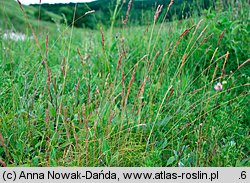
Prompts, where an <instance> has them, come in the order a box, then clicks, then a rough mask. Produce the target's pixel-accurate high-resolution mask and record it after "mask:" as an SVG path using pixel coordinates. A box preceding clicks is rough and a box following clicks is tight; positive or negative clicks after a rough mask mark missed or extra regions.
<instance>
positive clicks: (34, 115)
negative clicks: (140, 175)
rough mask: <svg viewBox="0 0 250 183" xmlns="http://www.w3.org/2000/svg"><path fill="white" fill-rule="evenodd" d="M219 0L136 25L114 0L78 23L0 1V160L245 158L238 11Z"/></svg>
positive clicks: (211, 162) (245, 11)
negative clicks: (197, 9) (19, 36)
mask: <svg viewBox="0 0 250 183" xmlns="http://www.w3.org/2000/svg"><path fill="white" fill-rule="evenodd" d="M100 2H101V1H100ZM117 2H119V0H118V1H117ZM177 2H178V1H177ZM223 2H224V1H217V3H216V4H215V5H216V8H215V9H214V6H212V5H211V8H208V9H207V10H202V9H201V11H200V13H197V12H195V10H192V11H191V13H190V15H188V16H187V17H189V18H187V17H186V18H183V19H180V20H178V18H173V21H171V22H169V21H166V20H167V19H168V20H169V15H170V14H171V12H173V11H174V10H173V9H174V8H175V7H176V6H177V4H175V3H174V4H171V3H170V4H168V3H169V2H168V3H167V4H166V5H164V6H163V8H162V9H161V11H160V8H158V11H155V10H156V8H157V7H158V6H155V5H152V6H150V5H149V6H148V8H145V11H148V14H149V16H148V17H147V18H145V19H143V18H142V17H140V19H141V18H142V20H143V22H144V23H142V25H140V23H138V20H139V19H138V18H137V16H141V15H138V14H137V10H136V9H134V8H135V7H136V6H135V4H132V9H130V11H127V9H128V5H127V4H126V5H123V4H118V6H116V7H117V8H116V7H113V6H110V7H109V8H108V11H110V14H109V16H110V17H116V18H110V17H108V16H104V18H106V19H107V20H108V21H109V23H107V22H106V21H104V23H103V22H102V21H101V20H99V19H97V18H96V19H97V20H93V22H95V21H97V22H98V23H97V22H95V23H94V24H95V25H96V27H95V28H98V29H97V30H95V29H93V30H90V29H82V28H76V27H74V26H73V25H71V24H70V22H67V21H69V20H70V19H67V18H66V22H67V24H66V25H65V24H60V23H59V21H54V22H55V23H52V22H47V20H46V21H42V20H39V19H37V18H34V16H33V15H34V14H36V12H37V11H39V12H40V13H38V14H36V16H40V19H43V14H42V13H51V12H50V11H48V9H47V8H44V9H43V10H42V9H40V8H39V7H38V9H36V8H35V7H26V6H22V5H21V6H19V5H18V3H16V2H15V1H9V0H3V1H1V4H0V5H1V10H2V11H0V12H1V13H0V18H1V24H0V25H1V32H0V46H1V49H0V53H1V54H0V80H1V82H0V88H1V90H0V104H1V105H0V165H2V166H250V160H249V155H250V149H249V147H250V139H249V126H250V116H249V114H250V106H249V103H250V98H249V86H250V84H249V80H250V71H249V62H250V59H249V58H250V52H249V51H250V50H249V49H250V48H249V42H250V36H249V32H250V27H249V19H250V18H249V16H250V14H249V10H250V8H249V4H248V2H247V1H245V0H237V1H234V0H232V1H229V0H228V1H227V2H228V4H227V6H223ZM126 3H128V2H126ZM134 3H135V2H134ZM157 5H158V4H157ZM10 7H12V8H13V9H12V10H15V11H10ZM103 7H105V6H102V8H103ZM121 7H122V10H121V11H119V9H120V8H121ZM50 8H52V7H50ZM62 8H66V9H68V10H70V11H71V8H72V7H71V6H69V7H62ZM112 8H114V9H112ZM150 8H152V10H151V11H149V9H150ZM46 9H47V10H46ZM59 9H61V8H59ZM66 9H65V11H66ZM89 10H92V8H89ZM89 10H88V11H89ZM125 10H126V11H127V12H124V11H125ZM170 10H171V11H170ZM42 11H44V12H42ZM84 11H85V10H84ZM73 12H75V11H73ZM98 13H100V12H97V11H96V12H95V13H94V12H90V13H89V14H86V15H85V16H84V17H82V18H80V19H79V20H77V21H75V22H74V25H76V24H77V23H78V21H79V22H81V21H83V22H84V21H85V20H84V19H86V18H87V17H97V16H98V15H97V14H98ZM75 14H76V15H77V11H76V12H75ZM80 14H82V13H80ZM80 14H79V15H77V16H80ZM84 14H85V13H84ZM126 14H128V15H129V16H128V20H127V24H125V23H124V22H123V21H122V19H121V17H122V16H123V17H124V18H125V17H126ZM158 14H159V17H157V15H158ZM51 15H53V16H54V19H56V18H58V15H55V14H53V13H51ZM64 15H65V16H67V15H66V14H65V13H64ZM184 15H185V14H184ZM77 16H75V19H76V17H77ZM175 16H177V17H178V15H175ZM73 17H74V16H73ZM100 17H102V16H100ZM119 17H120V18H119ZM150 17H151V18H150ZM164 17H166V19H164ZM71 18H72V17H71ZM72 20H73V19H72ZM125 20H126V18H125ZM93 22H92V21H90V20H89V23H93ZM133 22H137V23H133ZM103 24H104V25H103ZM144 24H145V25H144ZM108 25H109V26H108ZM81 26H83V24H82V23H81V25H80V26H79V27H81ZM84 26H86V25H85V24H84ZM116 26H117V27H116ZM10 30H11V31H13V32H17V30H18V32H22V33H23V34H25V35H26V37H27V38H26V39H25V40H12V39H10V37H9V38H8V36H6V32H8V31H10Z"/></svg>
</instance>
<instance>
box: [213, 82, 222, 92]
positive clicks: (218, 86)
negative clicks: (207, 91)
mask: <svg viewBox="0 0 250 183" xmlns="http://www.w3.org/2000/svg"><path fill="white" fill-rule="evenodd" d="M214 89H215V90H216V91H220V90H222V84H221V83H217V84H216V85H214Z"/></svg>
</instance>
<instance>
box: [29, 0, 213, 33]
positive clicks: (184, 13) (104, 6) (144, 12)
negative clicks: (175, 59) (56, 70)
mask: <svg viewBox="0 0 250 183" xmlns="http://www.w3.org/2000/svg"><path fill="white" fill-rule="evenodd" d="M128 4H129V0H127V1H122V0H119V1H110V0H98V1H93V2H90V3H78V4H77V6H76V7H75V5H76V4H74V3H70V4H67V5H65V4H55V5H51V4H42V5H39V4H34V5H33V6H35V7H40V6H41V10H42V11H41V10H37V11H36V13H35V17H38V15H39V13H40V14H41V19H42V20H45V21H53V19H52V18H50V16H49V14H48V13H47V12H46V11H44V10H47V11H49V12H53V13H55V14H57V15H60V16H62V15H63V17H64V18H62V19H61V22H62V23H64V22H65V20H66V22H67V24H69V25H70V24H72V23H73V17H74V14H75V13H76V14H75V18H76V19H78V18H79V17H82V16H83V15H84V14H85V13H86V12H88V11H90V10H95V11H96V13H94V14H91V15H90V16H86V17H84V18H80V19H79V20H78V21H77V22H76V23H75V24H74V25H75V26H76V27H87V28H91V29H96V28H98V27H99V26H100V25H102V26H104V25H105V26H106V27H108V26H109V25H110V23H111V22H112V21H113V20H112V18H114V17H113V16H112V13H113V10H114V9H115V8H116V6H119V9H118V13H117V16H115V19H116V20H117V21H115V22H116V26H121V22H122V18H125V17H126V11H127V7H128ZM159 4H162V5H165V6H167V5H168V4H169V1H166V0H158V1H155V0H134V1H133V4H132V6H131V13H130V16H131V17H133V19H131V20H129V21H130V23H131V24H134V25H147V24H149V23H150V22H151V20H152V18H153V16H154V15H153V14H152V12H153V11H154V10H155V9H156V7H157V5H159ZM211 4H212V3H211V2H210V1H209V0H201V1H195V0H176V1H175V3H174V5H173V6H172V8H171V10H170V11H169V13H168V17H167V19H166V20H168V21H169V20H173V19H183V18H188V17H190V16H192V15H193V14H197V15H201V13H202V10H203V9H208V8H209V7H210V5H211ZM75 8H76V11H75ZM160 18H163V15H162V16H161V17H160Z"/></svg>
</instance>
